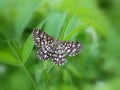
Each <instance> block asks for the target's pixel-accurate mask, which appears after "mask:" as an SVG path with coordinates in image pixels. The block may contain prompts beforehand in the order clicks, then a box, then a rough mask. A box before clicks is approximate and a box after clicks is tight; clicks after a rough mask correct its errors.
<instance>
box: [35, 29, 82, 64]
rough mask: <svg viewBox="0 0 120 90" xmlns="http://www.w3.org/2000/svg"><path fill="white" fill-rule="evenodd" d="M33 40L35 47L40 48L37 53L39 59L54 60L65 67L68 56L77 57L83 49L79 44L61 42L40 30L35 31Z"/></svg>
mask: <svg viewBox="0 0 120 90" xmlns="http://www.w3.org/2000/svg"><path fill="white" fill-rule="evenodd" d="M33 39H34V42H35V45H36V46H37V47H40V49H39V50H38V51H37V54H38V57H39V58H40V59H41V60H42V61H46V60H48V59H52V60H53V62H54V63H55V64H57V65H64V64H65V63H66V62H67V60H66V55H67V54H68V55H69V56H75V55H77V54H78V53H79V52H80V51H81V49H82V44H81V43H79V42H75V41H59V40H56V39H54V38H52V37H51V36H49V35H48V34H46V33H45V32H43V31H42V30H39V29H34V31H33Z"/></svg>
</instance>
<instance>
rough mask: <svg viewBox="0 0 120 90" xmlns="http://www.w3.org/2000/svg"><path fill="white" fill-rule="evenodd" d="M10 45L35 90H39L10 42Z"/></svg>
mask: <svg viewBox="0 0 120 90" xmlns="http://www.w3.org/2000/svg"><path fill="white" fill-rule="evenodd" d="M8 45H9V47H10V48H11V50H12V52H13V54H14V55H15V56H16V58H17V60H18V61H19V62H20V65H21V67H22V69H23V70H24V71H25V73H26V74H27V76H28V77H29V79H30V80H31V82H32V84H33V86H34V88H35V89H36V90H37V85H36V83H35V81H34V80H33V78H32V76H31V75H30V73H29V72H28V70H27V69H26V67H25V66H24V64H23V63H22V60H21V59H20V57H19V55H18V54H17V52H16V51H15V49H14V48H13V47H12V45H11V44H10V43H9V42H8Z"/></svg>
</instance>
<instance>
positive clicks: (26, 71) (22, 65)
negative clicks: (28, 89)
mask: <svg viewBox="0 0 120 90" xmlns="http://www.w3.org/2000/svg"><path fill="white" fill-rule="evenodd" d="M21 67H22V68H23V70H24V71H25V73H26V74H27V76H28V77H29V79H30V80H31V82H32V84H33V86H34V88H35V89H36V90H37V85H36V83H35V81H34V80H33V78H32V76H31V75H30V73H29V72H28V70H27V69H26V67H25V66H24V64H21Z"/></svg>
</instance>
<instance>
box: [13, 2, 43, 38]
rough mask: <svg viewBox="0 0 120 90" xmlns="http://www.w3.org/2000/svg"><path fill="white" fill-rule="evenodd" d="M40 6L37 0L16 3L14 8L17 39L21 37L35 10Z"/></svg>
mask: <svg viewBox="0 0 120 90" xmlns="http://www.w3.org/2000/svg"><path fill="white" fill-rule="evenodd" d="M15 4H16V3H15ZM41 4H42V3H41V1H37V0H34V1H31V0H25V1H24V2H23V1H22V0H19V1H18V5H17V8H15V11H16V17H15V31H16V37H17V38H18V39H19V38H20V37H21V35H22V33H23V31H24V29H25V28H26V26H27V25H28V23H29V21H30V20H31V18H32V16H33V14H34V12H35V10H36V9H37V8H38V6H41Z"/></svg>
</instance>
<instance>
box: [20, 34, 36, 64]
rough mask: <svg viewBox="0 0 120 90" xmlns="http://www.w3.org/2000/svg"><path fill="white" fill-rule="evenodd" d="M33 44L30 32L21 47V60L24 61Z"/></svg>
mask: <svg viewBox="0 0 120 90" xmlns="http://www.w3.org/2000/svg"><path fill="white" fill-rule="evenodd" d="M33 46H34V42H33V39H32V34H30V35H29V37H28V38H27V40H26V42H25V44H24V46H23V49H22V55H21V57H22V61H23V62H25V61H26V60H27V59H28V57H29V56H30V54H31V52H32V49H33Z"/></svg>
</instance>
